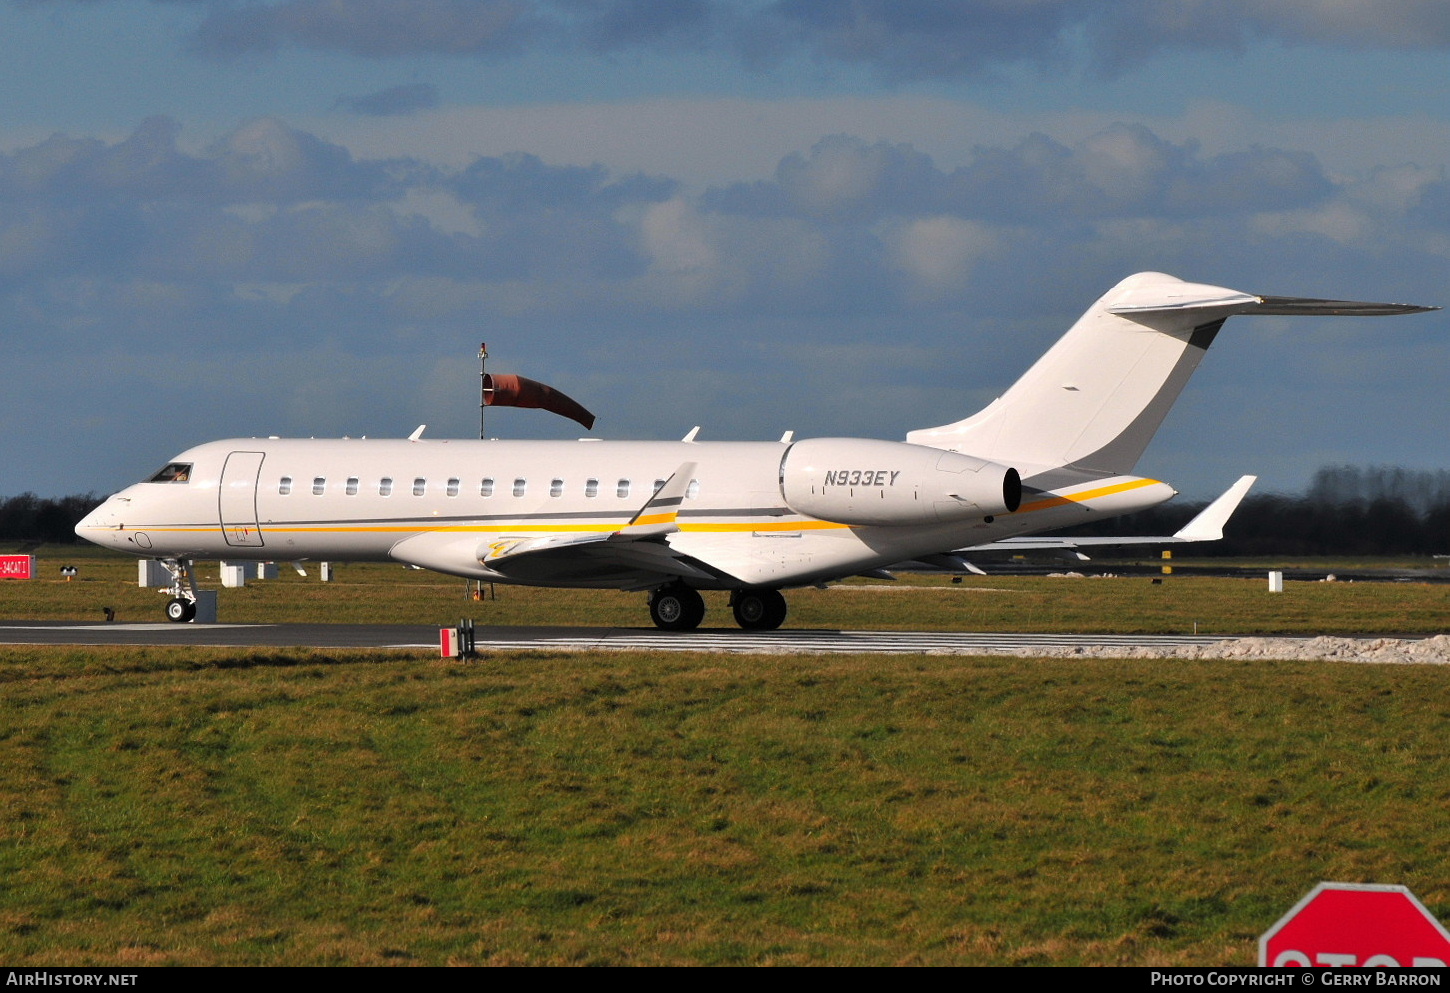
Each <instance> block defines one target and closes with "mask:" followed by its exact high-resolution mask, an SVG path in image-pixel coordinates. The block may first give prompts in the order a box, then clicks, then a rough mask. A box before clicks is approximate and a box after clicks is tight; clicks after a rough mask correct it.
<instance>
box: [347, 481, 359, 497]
mask: <svg viewBox="0 0 1450 993" xmlns="http://www.w3.org/2000/svg"><path fill="white" fill-rule="evenodd" d="M347 495H348V496H357V477H356V476H348V477H347Z"/></svg>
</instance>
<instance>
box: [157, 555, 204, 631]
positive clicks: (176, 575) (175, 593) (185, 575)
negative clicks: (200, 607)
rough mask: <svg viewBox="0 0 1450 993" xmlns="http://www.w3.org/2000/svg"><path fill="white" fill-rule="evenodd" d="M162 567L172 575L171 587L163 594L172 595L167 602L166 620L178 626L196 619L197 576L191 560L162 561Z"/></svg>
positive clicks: (164, 590)
mask: <svg viewBox="0 0 1450 993" xmlns="http://www.w3.org/2000/svg"><path fill="white" fill-rule="evenodd" d="M161 565H162V566H163V567H164V568H165V569H166V571H167V572H169V573H170V574H171V585H170V586H168V587H166V588H165V589H163V590H162V591H161V592H163V593H169V594H171V599H170V600H167V601H166V619H167V620H168V621H175V622H176V623H178V624H185V623H186V622H187V621H192V620H195V619H196V601H197V595H196V574H195V572H194V571H193V570H192V561H191V559H162V560H161Z"/></svg>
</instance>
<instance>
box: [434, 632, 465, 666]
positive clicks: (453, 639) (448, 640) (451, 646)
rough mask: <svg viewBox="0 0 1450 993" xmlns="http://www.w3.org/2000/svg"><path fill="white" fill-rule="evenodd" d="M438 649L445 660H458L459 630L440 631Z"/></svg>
mask: <svg viewBox="0 0 1450 993" xmlns="http://www.w3.org/2000/svg"><path fill="white" fill-rule="evenodd" d="M438 649H439V651H440V652H442V654H443V657H444V658H445V659H456V658H458V656H459V655H460V654H462V653H461V652H460V651H459V647H458V629H457V628H439V629H438Z"/></svg>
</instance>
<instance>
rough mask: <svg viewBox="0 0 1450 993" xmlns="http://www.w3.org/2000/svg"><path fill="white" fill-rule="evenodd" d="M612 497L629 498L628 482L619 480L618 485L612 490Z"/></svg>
mask: <svg viewBox="0 0 1450 993" xmlns="http://www.w3.org/2000/svg"><path fill="white" fill-rule="evenodd" d="M614 495H615V496H617V497H627V496H629V480H627V479H621V480H620V481H619V485H618V486H616V487H615V488H614Z"/></svg>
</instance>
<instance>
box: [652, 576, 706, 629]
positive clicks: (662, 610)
mask: <svg viewBox="0 0 1450 993" xmlns="http://www.w3.org/2000/svg"><path fill="white" fill-rule="evenodd" d="M649 618H650V620H652V621H654V622H655V627H657V628H659V629H660V630H662V631H693V630H694V629H695V628H697V627H699V626H700V622H701V621H703V620H704V619H705V599H704V597H702V596H700V594H699V593H697V592H695V591H694V590H692V589H690V588H689V587H688V586H666V587H664V588H662V589H658V590H655V591H654V593H653V594H651V596H650V598H649Z"/></svg>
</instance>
